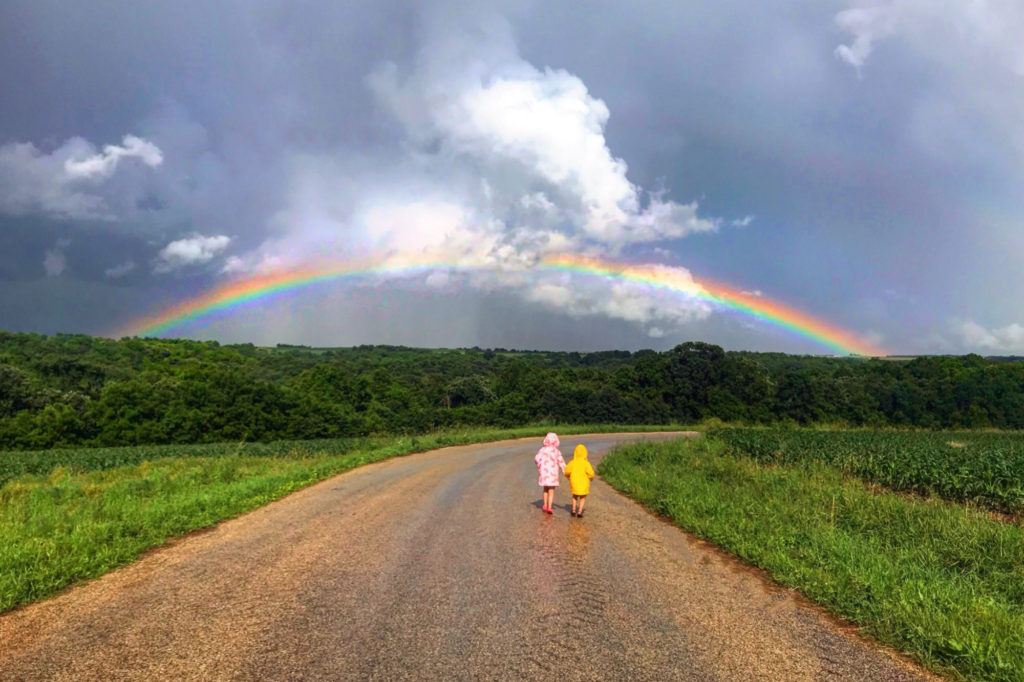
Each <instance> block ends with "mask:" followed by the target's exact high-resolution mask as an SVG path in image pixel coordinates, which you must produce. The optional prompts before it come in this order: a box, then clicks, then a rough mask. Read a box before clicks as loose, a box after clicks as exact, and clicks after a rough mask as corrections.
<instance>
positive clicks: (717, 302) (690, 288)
mask: <svg viewBox="0 0 1024 682" xmlns="http://www.w3.org/2000/svg"><path fill="white" fill-rule="evenodd" d="M489 268H490V269H496V268H495V267H494V265H493V264H487V263H484V262H479V263H450V262H448V263H446V262H440V261H434V260H427V259H423V260H415V259H407V260H405V261H399V262H396V261H390V262H387V263H376V264H373V263H369V264H368V263H362V264H360V263H349V264H345V265H337V264H334V265H329V266H319V267H316V266H312V267H307V268H297V269H294V270H288V271H281V272H276V273H271V274H265V275H257V276H254V277H251V278H247V279H240V280H236V281H233V282H228V283H226V284H224V285H221V286H219V287H217V288H215V289H213V290H211V291H209V292H207V293H205V294H202V295H200V296H197V297H195V298H192V299H188V300H185V301H182V302H180V303H177V304H175V305H173V306H171V307H169V308H166V309H164V310H162V311H160V312H159V313H157V314H156V315H153V316H151V317H145V318H141V319H137V320H134V321H133V322H131V323H129V324H128V325H127V326H125V327H124V328H122V329H120V330H118V331H116V332H113V333H111V334H109V336H114V337H120V336H159V335H161V334H165V333H167V332H168V331H170V330H172V329H175V328H178V327H181V326H183V325H185V324H188V323H190V322H193V321H196V320H199V319H202V318H205V317H207V316H209V315H212V314H214V313H217V312H219V311H226V310H232V309H235V308H238V307H241V306H244V305H245V304H247V303H252V302H257V301H263V300H266V299H272V298H274V297H276V296H278V295H281V294H284V293H287V292H290V291H294V290H296V289H302V288H305V287H310V286H313V285H316V284H320V283H323V282H330V281H334V280H338V279H348V278H359V277H366V276H372V275H383V274H388V275H416V274H420V273H426V272H430V271H435V270H439V269H444V270H452V269H454V270H486V269H489ZM536 269H537V270H539V271H549V272H562V273H568V274H573V275H581V276H585V277H594V278H598V279H601V280H604V281H613V282H615V281H618V282H634V283H637V284H641V285H644V286H647V287H650V288H652V289H655V290H660V291H665V292H669V293H672V294H676V295H683V296H687V297H691V298H693V299H696V300H702V301H706V302H708V303H710V304H712V305H714V306H717V307H720V308H724V309H727V310H732V311H736V312H738V313H740V314H743V315H747V316H749V317H752V318H755V319H758V320H761V321H764V322H767V323H769V324H771V325H774V326H776V327H779V328H782V329H785V330H788V331H790V332H793V333H795V334H797V335H799V336H802V337H804V338H807V339H811V340H813V341H815V342H817V343H819V344H821V345H823V346H825V347H827V348H829V349H830V350H832V351H834V352H837V353H839V354H841V355H848V354H855V355H871V356H877V355H885V351H883V350H882V349H881V348H879V347H877V346H875V345H873V344H871V343H868V342H867V341H865V340H863V339H860V338H858V337H857V336H856V335H855V334H853V333H851V332H849V331H847V330H844V329H841V328H839V327H837V326H835V325H832V324H830V323H828V322H826V321H824V320H822V319H819V318H816V317H813V316H811V315H808V314H806V313H803V312H801V311H799V310H796V309H794V308H791V307H789V306H786V305H783V304H782V303H779V302H777V301H772V300H770V299H768V298H765V297H763V296H759V295H755V294H751V293H748V292H745V291H741V290H739V289H735V288H733V287H729V286H726V285H723V284H718V283H714V282H711V281H709V280H702V281H700V282H697V281H695V280H694V279H693V278H692V277H690V275H689V274H688V273H687V272H686V271H685V270H682V269H679V268H672V267H669V266H664V265H633V264H625V263H617V262H614V261H609V260H605V259H601V258H596V257H592V256H583V255H577V254H561V255H554V256H549V257H547V258H545V259H544V260H543V261H541V262H540V263H539V264H538V265H537V266H536Z"/></svg>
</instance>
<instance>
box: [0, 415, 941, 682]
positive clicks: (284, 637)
mask: <svg viewBox="0 0 1024 682" xmlns="http://www.w3.org/2000/svg"><path fill="white" fill-rule="evenodd" d="M671 436H672V434H634V435H629V434H621V435H595V436H580V437H566V438H565V439H564V441H563V446H562V447H563V451H564V452H569V453H571V452H572V448H573V447H574V446H575V444H576V443H577V442H583V443H585V444H586V445H587V447H588V448H589V449H590V451H591V453H592V457H591V459H592V460H593V461H594V463H595V464H596V462H597V461H598V460H599V459H600V456H601V454H602V453H603V452H605V451H606V450H607V449H608V448H609V447H611V446H613V445H615V444H616V443H622V442H627V441H633V440H638V439H645V438H646V439H662V438H666V437H671ZM540 440H541V439H539V438H534V439H524V440H517V441H502V442H498V443H490V444H485V445H472V446H462V447H453V448H445V449H443V450H435V451H433V452H428V453H421V454H417V455H412V456H409V457H401V458H396V459H392V460H388V461H385V462H380V463H378V464H373V465H369V466H365V467H362V468H359V469H356V470H353V471H350V472H348V473H345V474H342V475H340V476H336V477H334V478H331V479H328V480H326V481H323V482H321V483H318V484H316V485H314V486H311V487H309V488H306V489H305V490H302V491H300V492H297V493H295V494H292V495H289V496H288V497H286V498H284V499H282V500H279V501H278V502H275V503H273V504H270V505H267V506H266V507H263V508H261V509H258V510H256V511H253V512H251V513H249V514H246V515H245V516H242V517H239V518H237V519H234V520H231V521H226V522H224V523H221V524H219V525H217V526H215V527H214V528H212V529H210V530H208V531H205V532H201V533H196V534H192V535H190V536H187V537H185V538H183V539H181V540H179V541H176V542H174V543H171V544H170V545H168V546H166V547H164V548H162V549H159V550H155V551H153V552H150V553H148V554H147V555H146V556H144V557H143V558H142V559H141V560H140V561H138V562H136V563H135V564H132V565H131V566H128V567H126V568H124V569H120V570H118V571H115V572H113V573H110V574H108V575H106V576H104V577H103V578H100V579H98V580H94V581H92V582H89V583H87V584H84V585H81V586H79V587H76V588H73V589H71V590H68V591H67V592H65V593H63V594H61V595H59V596H57V597H55V598H53V599H50V600H48V601H45V602H41V603H38V604H34V605H31V606H28V607H25V608H21V609H17V610H15V611H13V612H10V613H8V614H6V615H4V616H0V680H76V681H78V680H104V681H106V680H129V679H130V680H139V679H153V680H168V679H175V680H186V679H188V680H227V679H230V680H400V679H409V680H462V679H466V680H468V679H541V678H542V677H543V678H544V679H550V680H553V681H554V682H562V681H563V680H595V679H631V680H755V679H758V680H925V679H932V678H931V677H930V676H928V675H927V674H926V673H924V672H922V671H921V670H920V669H918V668H916V667H914V666H913V665H911V664H910V663H908V662H906V661H905V660H902V659H901V658H899V657H897V656H895V655H893V654H891V653H889V652H887V651H886V650H884V649H882V648H880V647H878V646H876V645H873V644H871V643H869V642H866V641H864V640H861V639H859V638H858V637H857V636H856V635H855V634H854V633H853V632H852V631H851V629H850V628H847V627H843V626H840V625H837V624H836V623H835V622H834V621H833V620H832V619H830V618H829V617H827V616H825V615H823V614H822V613H821V612H820V611H819V610H818V609H816V608H814V607H812V606H809V605H807V604H806V603H804V602H803V600H801V599H799V598H798V597H795V596H794V595H793V593H791V592H790V591H788V590H785V589H782V588H779V587H776V586H773V585H772V584H771V583H770V582H769V581H767V580H765V579H764V578H763V577H761V576H760V575H759V574H758V573H757V572H755V571H752V570H749V569H747V568H745V567H743V566H742V565H741V564H739V563H738V562H736V561H734V560H732V559H730V558H729V557H726V556H724V555H723V554H721V553H720V552H718V551H717V550H715V549H713V548H710V547H708V546H706V545H705V544H704V543H701V542H699V541H697V540H694V539H693V538H691V537H690V536H689V535H687V534H685V533H683V532H682V531H680V530H678V529H677V528H674V527H673V526H671V525H669V524H667V523H664V522H663V521H661V520H659V519H657V518H655V517H653V516H652V515H650V514H649V513H647V512H646V511H644V510H643V509H642V508H641V507H639V506H638V505H637V504H635V503H633V502H632V501H630V500H628V499H627V498H625V497H623V496H621V495H619V494H618V493H616V492H615V491H613V490H612V489H611V488H610V487H609V486H607V485H606V484H604V483H603V482H601V481H595V483H594V486H593V487H592V489H591V497H590V499H589V502H588V505H587V515H586V518H584V519H574V518H571V517H570V515H569V512H568V507H567V503H568V501H569V495H568V488H567V487H566V486H562V487H561V488H560V489H559V491H558V493H557V495H556V498H555V500H556V509H555V514H554V516H548V515H546V514H544V513H542V512H541V510H540V503H539V497H540V495H539V488H538V487H537V472H536V468H535V467H534V464H533V455H534V453H535V452H536V450H537V448H538V447H539V445H540Z"/></svg>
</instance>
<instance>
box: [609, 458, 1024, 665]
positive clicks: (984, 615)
mask: <svg viewBox="0 0 1024 682" xmlns="http://www.w3.org/2000/svg"><path fill="white" fill-rule="evenodd" d="M599 471H600V473H601V475H602V476H603V477H604V479H605V480H606V481H608V482H609V483H610V484H611V485H612V486H614V487H615V488H617V489H618V490H620V491H622V492H624V493H626V494H628V495H630V496H631V497H633V498H634V499H636V500H638V501H640V502H642V503H643V504H645V505H647V506H648V507H650V508H651V509H653V510H655V511H657V512H659V513H661V514H664V515H666V516H668V517H671V518H672V519H674V521H675V523H676V524H677V525H679V526H681V527H682V528H685V529H686V530H688V531H691V532H693V533H694V534H696V535H697V536H699V537H702V538H705V539H707V540H709V541H711V542H714V543H715V544H717V545H719V546H721V547H723V548H725V549H726V550H728V551H730V552H732V553H733V554H735V555H736V556H738V557H740V558H741V559H743V560H744V561H747V562H748V563H751V564H753V565H756V566H759V567H761V568H763V569H765V570H766V571H768V573H769V574H771V576H772V577H773V578H774V579H775V580H777V581H779V582H780V583H782V584H785V585H788V586H790V587H794V588H797V589H798V590H800V591H801V592H803V593H804V594H805V595H807V596H808V597H809V598H810V599H812V600H814V601H816V602H817V603H819V604H822V605H823V606H826V607H827V608H829V609H830V610H831V611H833V612H834V613H836V614H838V615H840V616H842V617H844V618H847V619H849V620H850V621H853V622H854V623H857V624H859V625H860V626H862V627H863V629H864V630H865V631H866V632H868V633H870V634H871V635H872V636H874V637H875V638H877V639H878V640H880V641H882V642H885V643H886V644H890V645H892V646H894V647H896V648H898V649H901V650H903V651H906V652H908V653H910V654H911V655H912V656H914V657H915V658H917V659H918V660H919V661H921V662H922V663H924V664H925V665H927V666H928V667H930V668H932V669H934V670H936V671H938V672H940V673H945V674H949V675H952V676H954V677H958V676H963V677H966V678H968V679H977V680H1015V681H1024V527H1021V526H1020V525H1012V524H1004V523H999V522H995V521H992V520H990V519H989V518H988V516H987V513H986V512H985V511H984V510H974V509H972V508H970V507H965V506H964V505H958V504H954V503H950V502H946V501H942V500H939V499H929V500H920V499H914V498H909V497H907V496H905V495H898V494H895V493H892V492H887V491H883V492H881V493H878V492H877V491H873V490H871V489H870V488H869V487H868V486H867V485H866V484H865V483H864V482H863V481H862V480H861V479H858V478H855V477H852V476H849V475H846V474H844V473H843V471H841V470H840V469H839V468H837V467H835V466H832V465H829V464H826V463H824V462H821V461H814V460H803V461H799V462H792V463H785V464H773V463H767V462H758V461H755V460H753V459H751V458H749V457H747V456H744V455H742V454H733V452H732V451H731V450H729V449H728V448H727V446H726V444H725V443H724V442H723V441H720V440H715V439H713V438H711V439H700V440H694V441H690V440H681V441H671V442H667V443H656V444H652V443H641V444H637V445H629V446H624V447H622V448H619V449H617V450H615V451H614V452H612V453H610V454H609V455H607V456H606V457H605V458H604V460H603V461H602V462H601V465H600V467H599Z"/></svg>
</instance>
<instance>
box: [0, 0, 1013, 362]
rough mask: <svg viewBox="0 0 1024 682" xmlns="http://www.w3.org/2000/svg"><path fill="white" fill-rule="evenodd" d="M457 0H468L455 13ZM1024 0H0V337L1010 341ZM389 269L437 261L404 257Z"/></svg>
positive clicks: (630, 345)
mask: <svg viewBox="0 0 1024 682" xmlns="http://www.w3.org/2000/svg"><path fill="white" fill-rule="evenodd" d="M470 5H471V6H470ZM1021 35H1024V5H1022V4H1021V3H1019V2H1017V1H1016V0H989V1H983V0H888V1H881V0H836V1H834V2H828V1H824V0H781V1H780V2H773V3H755V2H750V1H749V0H748V1H747V2H738V1H735V0H715V1H707V2H687V3H679V2H669V1H664V2H662V1H659V0H652V1H651V2H645V3H641V4H639V5H638V4H637V3H633V2H625V1H624V0H622V1H620V0H595V1H594V2H591V3H586V5H581V4H580V3H570V2H553V1H551V0H548V1H546V2H528V1H526V0H521V1H520V0H508V1H500V2H478V3H472V4H471V3H461V2H438V1H436V0H435V1H432V2H420V3H417V2H409V1H402V2H393V1H391V0H378V1H375V2H364V3H359V2H351V3H338V2H330V1H327V0H310V1H308V2H303V3H289V2H284V1H278V0H245V1H241V0H239V1H235V2H232V1H229V0H226V1H224V2H217V3H210V2H196V1H194V0H182V1H181V2H176V3H157V2H148V1H139V2H131V3H128V2H123V1H116V2H115V1H112V0H96V1H95V2H91V3H70V4H69V3H66V2H56V1H51V0H31V1H28V0H5V1H4V2H0V92H2V93H3V95H2V98H0V101H2V105H0V329H3V330H6V331H31V332H41V333H46V334H52V333H57V332H74V333H87V334H95V335H103V336H115V337H116V336H119V335H121V334H122V333H125V331H124V330H128V333H137V332H138V331H139V330H140V329H141V327H140V323H139V320H144V319H148V318H152V317H154V316H158V315H159V314H160V312H161V311H164V310H166V309H168V308H169V307H171V306H175V305H179V304H181V303H182V302H183V301H188V300H191V299H195V298H197V297H202V296H203V295H205V294H208V293H209V292H210V291H214V290H217V288H218V287H222V286H224V285H226V284H230V283H233V282H240V281H243V282H244V281H246V280H247V279H250V278H254V277H257V278H258V277H262V276H266V275H268V274H271V273H282V272H285V273H287V272H291V271H301V270H302V269H304V268H310V267H318V268H334V269H340V270H344V269H345V268H346V267H351V268H357V266H358V267H362V268H365V267H366V266H368V265H372V268H373V269H374V273H373V274H369V275H363V276H358V277H356V276H353V277H342V278H337V279H331V280H329V281H326V282H322V283H320V284H315V285H312V286H307V287H299V288H295V289H292V290H290V291H288V292H285V293H283V294H280V295H277V296H270V297H265V298H261V299H257V300H255V301H251V302H250V303H248V304H246V305H243V306H238V307H235V308H229V309H225V310H222V311H220V312H218V313H215V314H211V315H207V316H205V317H200V318H199V319H197V320H193V321H190V322H187V323H183V324H181V325H178V326H176V327H172V328H170V329H168V330H167V331H165V332H163V333H162V334H163V335H164V336H180V337H189V338H198V339H217V340H219V341H222V342H251V343H255V344H257V345H273V344H276V343H293V344H306V345H320V346H346V345H354V344H363V343H383V344H402V345H412V346H448V347H468V346H481V347H501V348H534V349H562V350H598V349H611V348H621V349H640V348H654V349H666V348H671V347H672V346H674V345H676V344H677V343H680V342H683V341H687V340H702V341H708V342H711V343H716V344H719V345H721V346H723V347H725V348H727V349H735V350H740V349H746V350H758V351H784V352H790V353H821V354H829V353H833V352H835V350H834V349H833V348H829V347H826V346H823V345H822V344H821V343H820V341H818V340H815V339H814V338H811V337H810V336H809V335H807V334H801V333H799V330H797V331H796V332H794V331H793V330H791V329H785V328H783V327H781V326H779V325H777V324H773V323H771V321H766V320H764V319H760V318H758V317H756V316H752V315H748V314H744V313H743V312H738V311H737V310H735V309H733V308H729V307H727V306H721V305H717V304H716V303H715V302H714V301H712V300H709V299H708V298H707V297H701V296H693V295H687V294H685V293H678V292H677V293H671V292H669V293H666V292H665V291H663V290H659V289H657V288H655V287H650V286H646V285H645V284H644V283H642V282H629V281H623V280H622V279H616V278H610V279H609V278H605V279H602V278H594V277H588V276H585V275H581V274H579V273H576V274H574V273H570V272H564V271H552V270H550V269H544V268H543V267H539V266H540V265H541V264H543V263H544V262H545V261H546V259H549V258H551V257H554V256H560V255H564V254H572V255H575V256H580V257H587V258H596V259H601V260H602V261H603V262H610V263H619V264H633V265H647V266H651V267H655V268H660V269H663V270H667V271H671V272H672V273H673V276H674V277H677V278H681V279H682V280H685V281H687V282H690V283H692V286H693V287H696V288H697V289H700V287H701V286H703V285H702V283H705V282H707V283H710V282H717V283H722V284H725V285H727V286H729V287H731V288H733V289H735V290H736V291H743V292H746V293H745V294H743V295H744V296H746V297H747V298H748V299H750V300H753V301H755V302H756V301H757V300H762V299H763V300H764V301H774V302H776V303H781V304H783V305H785V306H787V307H789V308H791V309H794V310H798V311H801V312H802V313H803V314H805V315H807V316H809V317H811V318H816V319H819V320H821V321H824V322H827V323H828V324H830V325H832V326H833V327H835V328H838V329H841V330H844V331H845V332H848V333H849V334H850V335H852V336H855V337H857V338H858V339H861V340H863V341H864V343H866V344H871V345H873V346H874V347H876V348H879V349H882V350H883V351H884V352H886V353H889V354H923V353H967V352H977V353H981V354H984V355H999V354H1012V353H1018V354H1024V296H1021V295H1020V294H1019V292H1020V291H1021V289H1022V284H1024V275H1022V272H1024V189H1022V188H1024V41H1021V40H1020V36H1021ZM408 262H419V263H431V264H433V265H434V267H430V268H417V269H414V270H408V269H405V268H402V267H400V266H401V265H402V264H405V263H408Z"/></svg>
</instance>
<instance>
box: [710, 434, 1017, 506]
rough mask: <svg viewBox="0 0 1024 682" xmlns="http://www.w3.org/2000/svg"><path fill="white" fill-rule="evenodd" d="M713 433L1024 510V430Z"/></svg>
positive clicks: (777, 459)
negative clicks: (1022, 432) (1022, 431)
mask: <svg viewBox="0 0 1024 682" xmlns="http://www.w3.org/2000/svg"><path fill="white" fill-rule="evenodd" d="M709 435H713V436H714V437H715V438H717V439H719V440H722V441H724V442H725V443H727V444H728V445H729V449H730V450H731V451H733V452H737V453H741V454H744V455H747V456H748V457H751V458H753V459H756V460H758V461H761V462H770V463H774V464H792V463H796V462H801V461H806V460H819V461H822V462H825V463H826V464H831V465H833V466H836V467H839V468H840V469H841V470H843V471H844V472H846V473H850V474H853V475H855V476H859V477H861V478H865V479H868V480H870V481H875V482H876V483H881V484H882V485H884V486H886V487H888V488H892V489H893V490H906V491H910V492H915V493H920V494H923V495H932V494H935V495H939V496H941V497H944V498H946V499H948V500H954V501H958V502H964V501H971V502H976V503H978V504H982V505H985V506H988V507H991V508H993V509H998V510H1001V511H1007V512H1010V513H1021V512H1024V436H1022V435H1021V434H1020V432H986V431H893V430H891V429H890V430H872V429H854V430H849V431H825V430H820V429H784V428H719V429H712V430H711V431H710V433H709Z"/></svg>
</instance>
